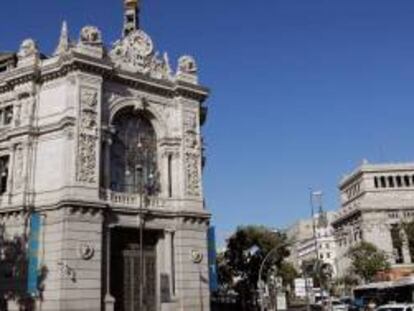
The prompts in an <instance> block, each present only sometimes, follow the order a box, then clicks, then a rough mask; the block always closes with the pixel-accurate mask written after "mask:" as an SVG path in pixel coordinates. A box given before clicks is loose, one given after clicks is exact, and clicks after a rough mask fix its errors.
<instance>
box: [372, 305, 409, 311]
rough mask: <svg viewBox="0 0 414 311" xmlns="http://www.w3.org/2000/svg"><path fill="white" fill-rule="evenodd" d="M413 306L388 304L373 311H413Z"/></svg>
mask: <svg viewBox="0 0 414 311" xmlns="http://www.w3.org/2000/svg"><path fill="white" fill-rule="evenodd" d="M413 310H414V304H410V303H389V304H386V305H382V306H379V307H378V308H376V309H375V311H413Z"/></svg>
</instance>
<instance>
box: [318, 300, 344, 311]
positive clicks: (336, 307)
mask: <svg viewBox="0 0 414 311" xmlns="http://www.w3.org/2000/svg"><path fill="white" fill-rule="evenodd" d="M322 305H323V306H324V307H325V310H329V311H348V305H347V304H345V303H343V302H341V301H340V300H339V299H337V298H330V299H329V298H328V299H324V300H323V301H322ZM329 305H331V308H330V309H328V306H329Z"/></svg>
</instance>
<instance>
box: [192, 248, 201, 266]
mask: <svg viewBox="0 0 414 311" xmlns="http://www.w3.org/2000/svg"><path fill="white" fill-rule="evenodd" d="M203 258H204V256H203V254H202V253H201V252H200V251H199V250H197V249H193V250H191V260H192V262H194V263H196V264H199V263H201V262H202V261H203Z"/></svg>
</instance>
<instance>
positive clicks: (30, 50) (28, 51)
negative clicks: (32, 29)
mask: <svg viewBox="0 0 414 311" xmlns="http://www.w3.org/2000/svg"><path fill="white" fill-rule="evenodd" d="M38 54H39V50H38V48H37V46H36V42H35V41H34V40H33V39H25V40H23V42H22V44H21V45H20V49H19V53H18V54H17V56H18V57H19V59H20V58H27V57H31V56H37V55H38Z"/></svg>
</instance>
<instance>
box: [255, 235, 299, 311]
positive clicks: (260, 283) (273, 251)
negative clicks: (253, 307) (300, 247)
mask: <svg viewBox="0 0 414 311" xmlns="http://www.w3.org/2000/svg"><path fill="white" fill-rule="evenodd" d="M292 243H293V242H285V243H282V244H280V245H277V246H275V247H274V248H272V249H271V250H270V252H268V253H267V255H266V256H265V258H264V259H263V261H262V263H261V264H260V268H259V278H258V280H257V287H258V289H259V296H260V311H264V303H263V302H264V301H263V300H264V295H263V294H264V290H265V284H263V283H264V282H263V281H262V274H263V269H264V265H265V264H266V262H267V261H268V260H269V258H271V257H272V256H273V255H274V254H276V252H277V251H278V250H279V249H281V248H282V247H285V246H288V245H291V244H292Z"/></svg>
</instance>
